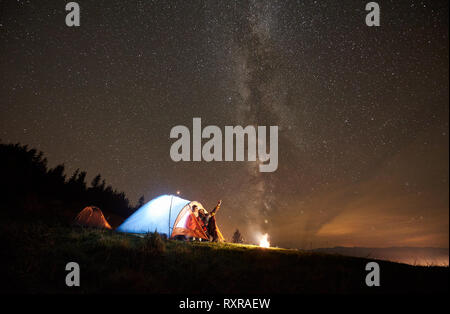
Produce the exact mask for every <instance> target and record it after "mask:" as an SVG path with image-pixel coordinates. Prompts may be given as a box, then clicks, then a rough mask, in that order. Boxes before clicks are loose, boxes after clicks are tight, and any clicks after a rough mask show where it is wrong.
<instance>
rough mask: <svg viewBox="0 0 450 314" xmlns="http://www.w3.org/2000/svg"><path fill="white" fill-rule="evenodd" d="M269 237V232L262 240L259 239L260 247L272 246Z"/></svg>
mask: <svg viewBox="0 0 450 314" xmlns="http://www.w3.org/2000/svg"><path fill="white" fill-rule="evenodd" d="M268 237H269V235H268V234H267V233H266V234H264V235H262V237H261V240H260V241H259V246H260V247H270V242H269V240H267V238H268Z"/></svg>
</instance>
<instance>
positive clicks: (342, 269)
mask: <svg viewBox="0 0 450 314" xmlns="http://www.w3.org/2000/svg"><path fill="white" fill-rule="evenodd" d="M0 230H1V231H0V232H1V234H0V236H1V239H2V240H1V247H0V249H1V252H2V259H1V262H0V263H1V265H0V266H1V270H2V272H3V274H2V282H4V283H5V284H3V285H1V288H0V291H2V292H31V293H73V292H76V293H92V292H95V293H99V292H101V293H108V292H119V293H195V294H200V293H201V294H204V293H252V294H254V293H321V292H325V293H336V292H337V293H346V292H363V293H378V292H401V293H402V292H408V291H416V292H417V291H419V292H433V291H446V290H448V267H445V268H444V267H418V266H408V265H404V264H397V263H391V262H383V261H380V262H379V264H380V267H381V287H373V288H368V287H366V286H365V283H364V279H365V276H366V273H367V272H366V271H365V264H366V263H367V262H368V260H366V259H363V258H354V257H344V256H339V255H330V254H325V253H311V252H302V251H297V250H284V249H262V248H259V247H255V246H248V245H234V244H214V243H185V242H177V241H171V240H164V239H162V238H161V237H160V236H158V235H149V236H146V237H145V238H140V237H136V236H133V235H126V234H119V233H116V232H114V231H103V230H95V229H83V228H79V227H73V226H70V225H62V224H59V223H57V222H43V221H39V219H31V220H29V221H27V222H25V221H20V222H19V220H17V219H14V220H8V219H2V222H1V228H0ZM71 261H75V262H77V263H79V265H80V268H81V287H79V288H68V287H66V286H65V276H66V273H67V272H66V271H65V265H66V263H68V262H71Z"/></svg>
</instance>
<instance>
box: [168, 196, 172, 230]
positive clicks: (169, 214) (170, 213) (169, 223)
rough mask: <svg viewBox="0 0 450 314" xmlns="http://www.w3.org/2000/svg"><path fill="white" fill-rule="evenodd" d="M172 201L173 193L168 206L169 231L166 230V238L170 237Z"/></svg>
mask: <svg viewBox="0 0 450 314" xmlns="http://www.w3.org/2000/svg"><path fill="white" fill-rule="evenodd" d="M172 201H173V195H172V197H171V198H170V208H169V232H167V238H168V239H170V215H171V213H172Z"/></svg>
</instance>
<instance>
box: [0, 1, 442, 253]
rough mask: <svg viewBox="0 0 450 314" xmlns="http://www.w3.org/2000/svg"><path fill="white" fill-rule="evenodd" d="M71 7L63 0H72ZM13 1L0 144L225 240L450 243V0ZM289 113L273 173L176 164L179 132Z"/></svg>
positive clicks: (5, 13)
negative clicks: (164, 204) (199, 215)
mask: <svg viewBox="0 0 450 314" xmlns="http://www.w3.org/2000/svg"><path fill="white" fill-rule="evenodd" d="M67 2H68V1H67ZM67 2H66V1H37V0H36V1H20V0H19V1H12V0H11V1H5V0H4V1H1V8H0V10H1V11H0V81H1V84H0V112H1V115H0V139H1V140H2V141H3V142H13V143H15V142H20V143H23V144H29V145H30V146H32V147H36V148H37V149H40V150H42V151H43V152H44V153H45V154H46V157H47V158H48V160H49V165H50V166H54V165H57V164H60V163H65V165H66V169H67V171H68V173H69V175H70V174H71V172H73V171H74V170H75V169H76V168H80V169H82V170H86V171H87V172H88V181H90V180H91V178H93V177H94V176H95V175H96V174H98V173H100V174H101V175H102V176H103V177H104V178H105V179H106V181H107V183H109V184H111V185H113V187H115V188H117V189H118V190H123V191H124V192H125V193H126V194H127V196H128V197H129V198H130V200H131V201H132V202H133V203H135V202H136V201H137V199H138V198H139V197H140V196H141V195H144V196H145V199H146V200H147V201H148V200H150V199H152V198H153V197H156V196H158V195H160V194H163V193H175V192H176V191H177V190H179V191H180V192H181V196H182V197H184V198H186V199H190V200H198V201H200V202H202V203H203V205H204V206H205V207H206V208H212V207H213V206H214V205H215V202H216V201H217V200H218V199H222V200H223V206H222V209H221V211H220V212H219V214H218V216H217V217H218V223H219V225H220V226H221V229H222V231H223V233H224V235H225V237H227V238H230V237H231V235H232V233H233V231H234V230H235V229H236V228H239V229H240V230H241V232H242V234H243V236H244V238H245V239H246V241H247V242H256V241H257V239H258V237H259V236H260V235H261V234H262V233H265V232H268V233H269V236H270V241H271V242H272V244H274V245H278V246H282V247H297V248H310V247H327V246H372V247H388V246H435V247H446V248H448V241H449V240H448V237H449V199H448V195H449V194H448V193H449V192H448V188H449V186H448V185H449V184H448V174H449V172H448V165H449V156H448V152H449V148H448V130H449V126H448V113H449V112H448V108H449V107H448V106H449V105H448V103H449V76H448V69H449V59H448V58H449V37H448V29H449V23H448V1H384V0H383V1H378V3H379V4H380V7H381V26H380V27H368V26H367V25H366V24H365V16H366V14H367V12H366V11H365V5H366V3H367V2H365V1H353V0H352V1H326V0H324V1H290V0H288V1H276V0H274V1H263V0H261V1H237V0H236V1H231V0H230V1H219V0H216V1H206V0H205V1H200V0H195V1H185V0H183V1H172V0H171V1H133V0H130V1H117V0H114V1H112V0H109V1H78V3H79V5H80V7H81V26H80V27H67V26H66V24H65V16H66V13H67V12H66V11H65V4H66V3H67ZM193 117H200V118H201V119H202V124H203V126H206V125H217V126H219V127H221V128H223V127H224V126H226V125H233V126H234V125H242V126H246V125H266V126H269V125H277V126H278V127H279V143H278V146H279V163H278V169H277V171H275V172H273V173H261V172H259V171H258V167H257V163H255V162H209V163H208V162H204V161H202V162H178V163H175V162H173V161H172V160H171V158H170V155H169V150H170V146H171V145H172V143H173V142H174V140H173V139H170V138H169V134H170V130H171V128H172V127H173V126H176V125H186V126H187V127H189V128H190V129H192V118H193Z"/></svg>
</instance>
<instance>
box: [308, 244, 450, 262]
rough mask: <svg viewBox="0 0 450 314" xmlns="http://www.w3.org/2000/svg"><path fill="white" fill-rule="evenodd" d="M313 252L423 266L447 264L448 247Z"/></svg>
mask: <svg viewBox="0 0 450 314" xmlns="http://www.w3.org/2000/svg"><path fill="white" fill-rule="evenodd" d="M312 251H314V252H322V253H334V254H340V255H345V256H353V257H364V258H376V259H382V260H387V261H392V262H398V263H405V264H410V265H423V266H448V265H449V255H448V253H449V250H448V248H447V249H445V248H433V247H388V248H367V247H334V248H318V249H314V250H312Z"/></svg>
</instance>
